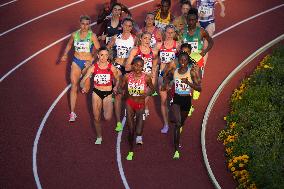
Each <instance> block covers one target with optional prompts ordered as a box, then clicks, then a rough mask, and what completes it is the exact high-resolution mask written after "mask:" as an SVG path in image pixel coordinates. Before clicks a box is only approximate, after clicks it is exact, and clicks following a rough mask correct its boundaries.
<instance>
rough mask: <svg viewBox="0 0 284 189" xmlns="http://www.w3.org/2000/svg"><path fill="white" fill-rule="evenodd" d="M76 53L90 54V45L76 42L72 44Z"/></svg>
mask: <svg viewBox="0 0 284 189" xmlns="http://www.w3.org/2000/svg"><path fill="white" fill-rule="evenodd" d="M74 46H75V49H76V51H77V52H90V43H89V42H83V41H78V42H75V43H74Z"/></svg>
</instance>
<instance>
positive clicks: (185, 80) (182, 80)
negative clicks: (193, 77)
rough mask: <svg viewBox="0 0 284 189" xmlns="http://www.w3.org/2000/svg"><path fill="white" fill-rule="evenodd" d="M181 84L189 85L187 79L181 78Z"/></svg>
mask: <svg viewBox="0 0 284 189" xmlns="http://www.w3.org/2000/svg"><path fill="white" fill-rule="evenodd" d="M181 82H182V83H185V84H188V83H189V81H188V78H181Z"/></svg>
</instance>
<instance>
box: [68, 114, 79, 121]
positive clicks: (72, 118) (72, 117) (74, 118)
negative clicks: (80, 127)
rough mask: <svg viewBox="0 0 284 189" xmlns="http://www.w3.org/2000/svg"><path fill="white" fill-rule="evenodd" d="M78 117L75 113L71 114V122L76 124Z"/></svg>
mask: <svg viewBox="0 0 284 189" xmlns="http://www.w3.org/2000/svg"><path fill="white" fill-rule="evenodd" d="M76 118H77V115H76V114H75V112H71V113H70V114H69V122H74V121H76Z"/></svg>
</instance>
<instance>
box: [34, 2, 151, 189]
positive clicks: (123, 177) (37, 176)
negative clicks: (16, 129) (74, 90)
mask: <svg viewBox="0 0 284 189" xmlns="http://www.w3.org/2000/svg"><path fill="white" fill-rule="evenodd" d="M153 1H154V0H148V1H145V2H143V3H139V4H137V5H135V6H132V7H130V8H129V9H130V10H131V9H134V8H137V7H139V6H142V5H145V4H147V3H150V2H153ZM138 5H139V6H138ZM95 24H96V22H95V23H93V24H91V26H93V25H95ZM70 35H71V34H70ZM70 35H69V36H70ZM66 38H67V37H66ZM70 88H71V84H69V85H68V86H67V87H66V88H65V89H64V90H63V91H62V92H61V93H60V95H59V96H58V97H57V98H56V99H55V101H54V102H53V103H52V105H51V106H50V107H49V109H48V111H47V112H46V114H45V116H44V118H43V120H42V121H41V123H40V126H39V129H38V131H37V133H36V137H35V140H34V144H33V156H32V157H33V175H34V179H35V182H36V186H37V188H38V189H42V186H41V183H40V179H39V175H38V169H37V150H38V143H39V139H40V136H41V133H42V131H43V128H44V126H45V123H46V121H47V119H48V117H49V115H50V114H51V112H52V111H53V109H54V108H55V106H56V105H57V103H58V102H59V101H60V99H61V98H62V97H63V96H64V95H65V94H66V93H67V91H68V90H69V89H70ZM125 121H126V117H125V116H124V118H123V120H122V123H123V126H124V125H125ZM121 135H122V132H120V133H118V137H117V148H116V151H117V158H116V159H117V164H118V169H119V173H120V177H121V179H122V181H123V185H124V187H125V188H126V189H129V185H128V183H127V179H126V177H125V174H124V171H123V167H122V161H121V154H120V142H121ZM118 145H119V147H118ZM118 152H119V154H118Z"/></svg>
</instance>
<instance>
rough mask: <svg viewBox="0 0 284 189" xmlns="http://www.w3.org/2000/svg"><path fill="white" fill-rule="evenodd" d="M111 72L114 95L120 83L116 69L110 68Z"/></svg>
mask: <svg viewBox="0 0 284 189" xmlns="http://www.w3.org/2000/svg"><path fill="white" fill-rule="evenodd" d="M110 69H111V71H112V73H113V76H114V79H115V86H114V87H113V92H114V94H117V93H118V88H119V82H120V75H119V72H118V71H117V69H116V68H115V67H114V66H113V65H112V66H111V68H110Z"/></svg>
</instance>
